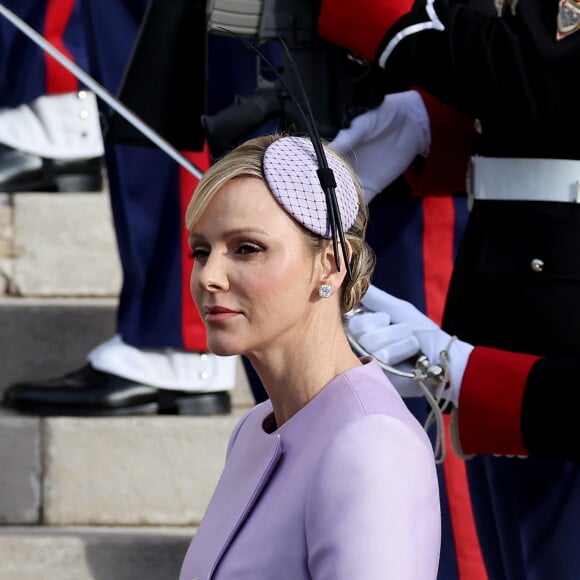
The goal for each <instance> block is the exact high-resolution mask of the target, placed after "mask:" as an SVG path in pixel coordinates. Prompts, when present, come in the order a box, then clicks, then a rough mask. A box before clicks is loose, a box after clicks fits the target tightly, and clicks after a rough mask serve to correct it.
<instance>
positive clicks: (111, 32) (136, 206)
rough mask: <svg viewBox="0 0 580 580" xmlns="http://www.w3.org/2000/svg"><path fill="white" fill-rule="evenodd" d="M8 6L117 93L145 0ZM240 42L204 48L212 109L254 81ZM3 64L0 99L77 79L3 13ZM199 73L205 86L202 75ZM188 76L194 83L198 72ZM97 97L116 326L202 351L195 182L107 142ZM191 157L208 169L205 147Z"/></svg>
mask: <svg viewBox="0 0 580 580" xmlns="http://www.w3.org/2000/svg"><path fill="white" fill-rule="evenodd" d="M5 4H6V6H7V7H8V8H9V9H11V10H12V11H13V12H15V13H16V14H18V15H19V16H20V17H21V18H23V19H24V20H25V21H26V22H27V23H29V24H30V25H31V26H33V27H34V28H35V29H36V30H37V31H39V32H41V33H42V34H43V35H44V36H45V37H46V38H47V39H48V40H49V41H51V42H52V43H53V44H55V45H56V46H57V47H59V48H60V49H61V50H63V51H64V52H65V54H67V55H68V56H69V57H70V58H72V60H74V61H75V62H76V63H77V64H78V65H79V66H81V67H82V68H83V69H84V70H86V71H87V72H89V73H90V74H91V75H92V76H94V77H95V78H96V80H97V81H98V82H100V83H101V84H102V85H103V86H104V87H105V88H106V89H108V90H109V91H110V92H111V93H113V94H117V93H118V92H119V89H120V86H121V83H122V79H123V76H124V73H125V70H126V68H127V66H128V64H129V61H130V56H131V53H132V50H133V47H134V43H135V41H136V38H137V33H138V30H139V26H140V23H141V21H142V19H143V16H144V14H145V11H146V7H147V0H9V1H8V2H6V3H5ZM238 49H239V45H237V44H236V42H234V41H231V40H224V39H215V40H214V41H212V44H211V46H210V47H209V54H208V60H209V65H208V69H209V70H210V71H211V72H210V78H209V80H208V85H207V93H208V96H207V99H208V107H209V112H211V110H212V108H213V109H215V110H219V109H221V108H223V107H225V106H226V105H228V104H230V102H231V101H233V98H234V94H235V93H238V92H239V93H242V94H244V93H251V92H253V90H254V88H255V83H256V71H255V60H254V58H253V56H252V55H251V54H250V53H249V51H246V52H243V51H242V52H241V53H240V51H239V50H238ZM160 50H162V47H160ZM234 55H235V58H234ZM0 67H1V68H0V70H2V71H3V73H4V79H5V82H3V83H0V106H2V107H13V106H17V105H19V104H22V103H27V102H30V101H32V100H33V99H35V98H36V97H38V96H40V95H42V94H50V93H58V92H67V91H74V90H76V89H77V88H78V87H79V85H78V82H77V81H76V79H74V77H73V76H72V75H71V74H70V73H68V72H67V71H66V70H65V69H63V68H62V67H61V66H60V65H58V63H55V62H54V61H53V60H52V59H50V58H48V57H47V56H46V55H45V54H44V53H43V51H42V50H41V49H40V48H38V47H37V46H36V45H35V44H34V43H33V42H32V41H30V40H29V39H28V38H27V37H25V36H24V35H23V34H22V33H20V32H19V31H18V30H17V29H16V28H15V27H13V25H12V24H11V23H9V22H8V21H5V20H3V19H0ZM214 71H215V73H214ZM189 72H190V71H184V74H189ZM198 80H199V83H200V86H202V83H203V78H199V79H198ZM191 81H192V83H193V84H194V85H195V79H191ZM202 90H203V87H202ZM100 105H101V107H102V108H103V112H104V118H105V127H104V130H105V144H106V163H107V170H108V177H109V186H110V192H111V204H112V213H113V219H114V226H115V232H116V237H117V244H118V249H119V255H120V260H121V264H122V270H123V286H122V289H121V296H120V303H119V310H118V325H117V332H118V333H119V334H120V335H121V337H122V338H123V340H124V341H125V342H126V343H128V344H130V345H132V346H135V347H142V348H166V347H171V348H176V349H187V350H194V351H206V350H207V348H206V342H205V330H204V328H203V325H202V323H201V321H200V319H199V317H198V314H197V311H196V309H195V306H194V304H193V301H192V298H191V295H190V292H189V273H190V269H191V262H190V261H189V259H188V258H187V239H186V232H185V228H184V219H183V218H184V212H185V208H186V206H187V203H188V201H189V199H190V197H191V194H192V192H193V190H194V188H195V185H196V183H197V180H196V179H195V178H194V177H193V176H191V175H190V174H189V173H188V172H187V171H185V170H183V169H182V168H180V166H179V165H178V164H177V163H176V162H175V161H173V160H172V159H170V158H169V157H168V156H167V155H166V154H165V153H163V152H162V151H160V150H158V149H157V148H156V147H138V146H130V145H118V144H112V143H110V142H108V140H107V139H106V129H107V126H106V123H107V122H106V119H107V118H109V112H108V111H105V107H104V105H103V103H100ZM188 155H191V159H192V161H194V163H196V164H198V165H199V166H200V167H201V168H202V169H206V168H207V166H208V159H207V154H206V153H204V152H198V153H194V154H188ZM47 243H49V240H47Z"/></svg>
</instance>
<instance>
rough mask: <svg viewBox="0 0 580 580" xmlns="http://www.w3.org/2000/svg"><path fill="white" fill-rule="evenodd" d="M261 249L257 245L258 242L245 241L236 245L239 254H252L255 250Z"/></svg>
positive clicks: (259, 250)
mask: <svg viewBox="0 0 580 580" xmlns="http://www.w3.org/2000/svg"><path fill="white" fill-rule="evenodd" d="M261 251H262V248H261V247H260V246H258V244H250V243H245V244H240V246H239V247H238V253H239V254H254V253H255V252H261Z"/></svg>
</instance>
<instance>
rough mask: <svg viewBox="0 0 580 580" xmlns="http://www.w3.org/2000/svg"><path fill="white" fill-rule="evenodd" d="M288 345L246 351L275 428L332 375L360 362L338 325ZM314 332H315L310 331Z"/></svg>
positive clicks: (298, 408)
mask: <svg viewBox="0 0 580 580" xmlns="http://www.w3.org/2000/svg"><path fill="white" fill-rule="evenodd" d="M307 333H308V335H309V336H308V337H303V340H299V341H295V342H294V343H293V344H292V345H286V346H284V347H282V348H281V347H280V345H278V346H277V347H272V348H270V349H268V350H267V351H265V352H260V353H252V354H249V355H248V357H249V358H250V360H251V362H252V364H253V365H254V368H255V369H256V372H257V373H258V375H259V376H260V379H261V381H262V384H263V385H264V388H265V390H266V392H267V393H268V397H269V398H270V401H271V403H272V407H273V409H274V416H275V418H276V424H277V426H278V427H280V425H282V424H283V423H285V422H286V421H287V420H288V419H290V417H292V416H293V415H295V414H296V413H297V412H298V411H299V410H300V409H302V407H304V406H305V405H306V404H307V403H308V402H309V401H311V400H312V399H313V398H314V397H315V396H316V395H317V394H318V393H319V392H320V391H321V390H322V389H323V388H324V387H325V385H327V384H328V383H329V382H330V381H331V380H332V379H333V378H334V377H336V376H337V375H339V374H341V373H343V372H344V371H346V370H348V369H350V368H353V367H355V366H358V365H359V364H360V362H359V360H358V358H357V357H356V355H355V354H354V353H353V352H352V350H351V348H350V345H349V344H348V340H347V338H346V336H345V334H344V331H343V329H342V327H341V326H338V327H337V328H335V329H334V331H330V330H328V329H326V330H325V331H324V332H321V333H320V336H319V337H318V338H313V337H312V336H310V335H311V334H312V333H313V331H312V329H309V330H308V331H307ZM314 334H316V331H314Z"/></svg>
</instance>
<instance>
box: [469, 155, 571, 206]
mask: <svg viewBox="0 0 580 580" xmlns="http://www.w3.org/2000/svg"><path fill="white" fill-rule="evenodd" d="M468 181H469V184H468V189H469V190H470V191H471V194H472V195H473V197H474V198H475V199H477V200H504V201H557V202H564V203H566V202H567V203H580V160H576V159H524V158H515V157H505V158H504V157H481V156H475V157H472V158H471V168H470V175H469V179H468Z"/></svg>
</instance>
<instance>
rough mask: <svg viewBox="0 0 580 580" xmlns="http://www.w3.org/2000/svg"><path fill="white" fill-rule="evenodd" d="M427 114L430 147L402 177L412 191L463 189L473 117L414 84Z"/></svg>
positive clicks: (433, 192) (471, 146)
mask: <svg viewBox="0 0 580 580" xmlns="http://www.w3.org/2000/svg"><path fill="white" fill-rule="evenodd" d="M415 90H417V91H418V92H419V94H420V95H421V98H422V99H423V102H424V103H425V108H426V109H427V113H428V115H429V126H430V129H431V147H430V148H429V155H428V157H427V162H426V163H425V164H424V165H422V166H421V168H420V170H418V171H417V170H416V168H415V167H414V166H413V165H411V167H410V168H409V169H408V170H407V171H406V172H405V177H406V178H407V180H408V181H409V183H410V185H411V189H412V191H413V194H414V195H418V196H422V197H424V196H427V195H453V194H454V193H463V192H465V191H466V179H467V169H468V163H469V158H470V157H471V154H472V152H473V150H474V146H475V138H476V132H475V128H474V119H473V118H472V117H470V116H469V115H466V114H464V113H461V112H459V111H458V110H457V109H453V108H452V107H448V106H447V105H444V104H443V103H442V102H441V101H439V100H437V99H436V98H435V97H432V96H431V95H430V94H429V93H426V92H425V91H423V90H421V89H418V88H415Z"/></svg>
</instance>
